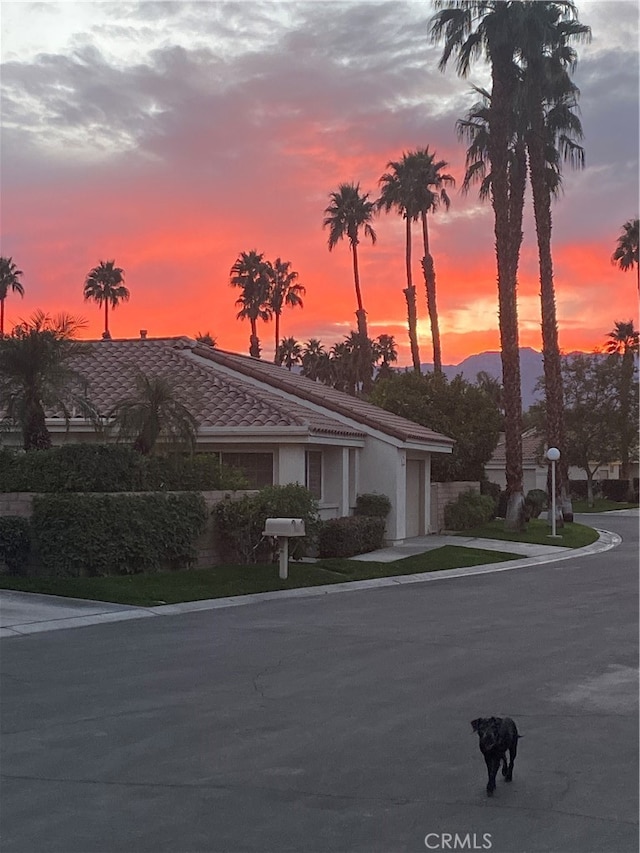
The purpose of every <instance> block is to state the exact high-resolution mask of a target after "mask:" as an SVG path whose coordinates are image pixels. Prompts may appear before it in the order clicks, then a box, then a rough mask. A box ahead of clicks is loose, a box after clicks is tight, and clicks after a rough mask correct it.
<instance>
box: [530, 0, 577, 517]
mask: <svg viewBox="0 0 640 853" xmlns="http://www.w3.org/2000/svg"><path fill="white" fill-rule="evenodd" d="M522 6H523V7H524V16H525V25H524V26H523V28H522V33H523V38H522V41H521V45H520V51H519V52H520V59H521V66H522V99H521V101H522V102H521V108H522V111H523V113H524V120H523V124H524V126H525V127H526V130H525V141H526V147H527V154H528V160H529V176H530V180H531V188H532V195H533V211H534V219H535V226H536V237H537V243H538V261H539V268H540V305H541V318H542V352H543V365H544V384H545V400H546V406H545V409H546V439H547V444H548V446H549V447H558V448H559V449H560V451H561V455H560V477H559V478H558V480H559V482H558V486H559V492H560V502H561V506H562V508H563V511H564V515H565V517H566V518H567V520H572V518H573V511H572V508H571V499H570V491H569V483H568V478H569V468H568V464H567V454H566V447H565V437H564V393H563V389H562V370H561V359H560V346H559V343H558V323H557V317H556V301H555V289H554V284H553V260H552V253H551V201H552V199H553V198H554V197H556V196H557V195H558V191H559V188H560V181H561V164H562V160H563V159H565V160H567V161H569V162H570V163H571V165H573V166H575V167H582V166H583V165H584V151H583V149H582V147H581V146H580V145H579V144H578V143H577V141H576V140H579V139H581V138H582V125H581V123H580V119H579V118H578V116H577V115H576V110H577V99H578V95H579V92H578V89H577V87H576V86H575V85H574V84H573V83H572V82H571V79H570V76H569V72H570V71H571V70H572V69H573V68H574V67H575V64H576V53H575V51H574V49H573V48H572V47H571V45H570V42H571V41H575V40H588V39H589V38H590V34H591V31H590V29H589V27H587V26H584V25H583V24H581V23H580V22H579V21H578V20H577V12H576V8H575V6H574V4H573V3H572V2H563V3H557V2H551V3H549V2H531V0H527V2H525V3H523V4H522Z"/></svg>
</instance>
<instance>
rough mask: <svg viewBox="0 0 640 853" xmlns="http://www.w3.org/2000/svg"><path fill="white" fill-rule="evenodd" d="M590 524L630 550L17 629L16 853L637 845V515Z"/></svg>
mask: <svg viewBox="0 0 640 853" xmlns="http://www.w3.org/2000/svg"><path fill="white" fill-rule="evenodd" d="M593 520H594V522H595V523H596V526H599V527H603V528H605V529H608V530H613V531H614V532H617V533H620V534H621V535H622V537H623V544H622V545H621V546H619V547H618V548H615V549H613V550H611V551H608V552H606V553H604V554H600V555H594V556H588V557H581V558H578V559H573V560H567V561H564V562H561V563H557V564H547V565H543V566H532V567H531V568H525V569H518V570H514V571H511V572H502V573H496V574H486V575H479V576H472V577H467V578H455V579H450V580H442V581H439V582H436V583H425V584H412V585H404V586H397V587H388V588H383V589H373V590H363V591H345V592H344V593H343V594H335V595H330V596H322V595H320V596H318V597H317V598H302V599H287V600H279V601H267V602H264V603H257V604H251V605H247V606H244V607H237V608H229V609H221V610H213V611H205V612H201V613H189V614H182V615H178V616H175V617H166V618H163V619H153V618H149V619H140V620H134V621H124V622H118V623H111V624H100V625H93V626H90V627H83V628H76V629H73V630H61V631H53V632H48V633H43V634H34V635H31V636H24V637H17V638H8V639H4V640H2V644H1V648H0V655H1V657H0V665H1V674H2V701H1V703H0V713H1V716H2V736H1V739H0V749H1V754H0V757H1V762H2V765H1V766H2V789H1V790H0V798H1V800H0V803H1V811H0V820H1V827H2V839H1V840H0V849H1V850H2V851H3V853H14V851H21V853H45V851H47V852H48V851H60V853H95V851H100V853H121V851H122V853H147V851H149V853H162V852H163V851H171V853H235V851H238V852H239V851H243V853H244V851H252V853H253V851H255V853H271V851H273V853H278V851H296V853H307V851H309V853H315V851H318V853H325V851H326V852H327V853H329V851H344V852H345V853H350V851H354V853H355V851H367V853H371V851H381V853H395V851H424V850H428V849H432V850H443V849H445V850H446V849H450V850H452V849H467V850H469V849H485V850H486V849H490V850H492V851H496V853H520V851H527V853H533V851H548V853H551V851H553V853H573V851H576V853H577V852H578V851H579V853H626V851H633V853H636V851H637V849H638V711H637V697H638V677H637V672H638V671H637V666H638V647H637V640H638V518H637V516H636V517H635V518H634V517H632V516H612V515H607V516H600V517H597V518H596V517H593ZM502 714H509V715H511V716H513V717H514V718H515V719H516V721H517V723H518V726H519V729H520V731H521V733H522V734H523V735H524V737H523V739H522V740H521V741H520V748H519V754H518V758H517V761H516V765H515V771H514V780H513V783H512V784H511V785H507V784H505V783H504V782H503V780H502V779H500V781H499V782H498V789H497V791H496V795H495V797H494V798H493V799H488V798H487V797H486V795H485V790H484V786H485V784H486V773H485V769H484V762H483V760H482V756H481V754H480V752H479V750H478V744H477V736H475V735H474V734H473V733H472V731H471V726H470V725H469V721H470V720H472V719H473V718H474V717H477V716H488V715H502ZM443 834H444V835H443ZM456 834H457V835H458V846H457V847H455V846H454V845H455V844H456V839H455V835H456ZM467 834H468V835H467ZM425 836H426V837H427V842H428V843H427V844H425ZM447 836H451V838H449V837H447ZM460 844H464V845H465V846H460ZM447 845H448V846H447Z"/></svg>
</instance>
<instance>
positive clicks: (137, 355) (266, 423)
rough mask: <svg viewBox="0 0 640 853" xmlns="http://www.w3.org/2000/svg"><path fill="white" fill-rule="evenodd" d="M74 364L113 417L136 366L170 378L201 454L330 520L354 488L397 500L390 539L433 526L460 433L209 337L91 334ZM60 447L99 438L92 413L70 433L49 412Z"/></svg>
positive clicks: (346, 505) (349, 504) (348, 505)
mask: <svg viewBox="0 0 640 853" xmlns="http://www.w3.org/2000/svg"><path fill="white" fill-rule="evenodd" d="M91 344H92V346H91V353H90V354H87V355H85V356H81V357H78V358H77V359H76V360H75V361H74V362H73V364H72V366H73V367H74V369H76V370H77V371H79V372H80V373H82V374H83V375H84V377H85V378H86V379H87V381H88V392H87V393H88V396H89V398H90V399H91V401H92V402H93V404H94V405H95V406H96V407H97V408H98V411H99V413H100V414H101V415H102V416H105V415H106V414H107V413H108V412H109V411H110V410H111V409H112V408H113V406H114V405H115V404H116V403H117V402H118V401H119V400H120V399H122V398H123V397H126V396H128V395H130V394H131V393H132V392H133V390H134V376H135V370H136V368H138V369H140V370H143V371H144V372H145V373H147V374H149V375H164V376H168V377H170V379H171V380H172V381H173V384H174V386H175V388H176V396H177V397H178V399H179V400H180V401H181V402H182V403H184V404H185V405H186V406H187V407H188V408H189V409H190V411H191V412H192V414H193V415H194V416H195V418H196V420H197V421H198V424H199V428H198V450H199V451H206V452H212V453H217V454H219V455H220V457H221V458H222V461H223V462H225V463H227V464H230V465H234V466H236V467H238V468H241V469H242V470H243V471H244V472H245V474H246V475H247V477H248V479H249V482H250V485H251V486H252V487H253V488H259V487H262V486H266V485H271V484H280V485H284V484H287V483H301V484H304V485H305V486H307V487H308V488H309V489H310V490H311V492H312V493H313V494H314V495H315V497H316V498H317V499H318V501H319V506H320V514H321V516H322V517H323V518H332V517H338V516H343V515H349V514H350V512H351V510H352V509H353V507H354V505H355V499H356V495H358V494H362V493H367V492H376V493H378V494H385V495H387V496H388V497H389V499H390V500H391V507H392V509H391V512H390V514H389V518H388V520H387V539H388V540H389V541H391V542H399V541H402V540H403V539H405V538H407V537H411V536H419V535H421V534H424V533H428V532H430V521H429V520H430V509H431V507H430V503H431V496H430V482H431V454H432V453H451V451H452V448H453V444H454V441H453V439H451V438H448V437H447V436H444V435H441V434H440V433H437V432H434V431H433V430H430V429H427V428H426V427H423V426H421V425H420V424H416V423H414V422H413V421H409V420H407V419H405V418H402V417H399V416H397V415H394V414H391V413H390V412H387V411H385V410H384V409H381V408H379V407H377V406H374V405H372V404H370V403H366V402H365V401H364V400H361V399H358V398H354V397H350V396H349V395H347V394H343V393H342V392H340V391H335V390H334V389H332V388H327V387H326V386H324V385H321V384H319V383H316V382H313V381H312V380H310V379H306V378H305V377H302V376H299V375H297V374H295V373H291V372H289V371H288V370H286V369H284V368H282V367H278V366H277V365H274V364H271V363H269V362H265V361H261V360H259V359H253V358H249V357H248V356H242V355H237V354H235V353H231V352H224V351H223V350H218V349H213V348H212V347H209V346H206V345H203V344H199V343H197V342H196V341H194V340H191V339H190V338H187V337H179V338H157V339H153V338H144V339H142V338H141V339H136V340H111V341H92V342H91ZM47 427H48V429H49V430H50V432H51V434H52V436H53V440H54V443H55V444H60V443H63V442H66V441H68V442H77V441H97V440H100V438H99V436H98V435H97V434H96V432H95V430H94V428H93V427H92V425H91V424H90V423H88V422H87V421H85V420H84V419H83V418H79V417H77V418H75V417H74V418H72V420H71V424H70V428H69V430H68V431H67V429H66V425H65V423H64V420H63V419H62V418H61V417H57V418H48V420H47Z"/></svg>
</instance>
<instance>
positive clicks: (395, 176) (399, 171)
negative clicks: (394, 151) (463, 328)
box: [376, 154, 420, 373]
mask: <svg viewBox="0 0 640 853" xmlns="http://www.w3.org/2000/svg"><path fill="white" fill-rule="evenodd" d="M387 169H388V170H389V171H387V172H385V173H384V175H382V177H381V178H380V180H379V181H378V183H379V184H380V187H381V189H380V197H379V199H378V201H377V202H376V205H377V207H378V209H379V210H384V211H385V212H386V213H389V211H390V210H396V211H397V212H398V213H399V214H400V216H402V218H403V219H404V221H405V267H406V274H407V286H406V287H405V289H404V290H403V293H404V295H405V299H406V300H407V324H408V327H409V344H410V346H411V360H412V362H413V369H414V371H415V372H416V373H420V350H419V347H418V309H417V305H416V288H415V285H414V283H413V271H412V263H411V249H412V245H411V243H412V240H411V225H412V223H413V222H414V221H415V220H416V219H417V218H418V216H419V211H418V205H417V199H416V197H415V194H416V181H417V175H416V172H415V168H414V164H413V163H412V161H411V159H410V157H409V155H408V154H403V155H402V160H390V161H389V162H388V163H387Z"/></svg>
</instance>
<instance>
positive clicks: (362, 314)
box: [351, 240, 369, 338]
mask: <svg viewBox="0 0 640 853" xmlns="http://www.w3.org/2000/svg"><path fill="white" fill-rule="evenodd" d="M351 252H352V255H353V281H354V284H355V287H356V301H357V303H358V310H357V311H356V318H357V321H358V334H360V335H362V336H363V337H364V338H368V337H369V334H368V332H367V313H366V311H365V310H364V307H363V305H362V292H361V291H360V273H359V271H358V242H357V240H351Z"/></svg>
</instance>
